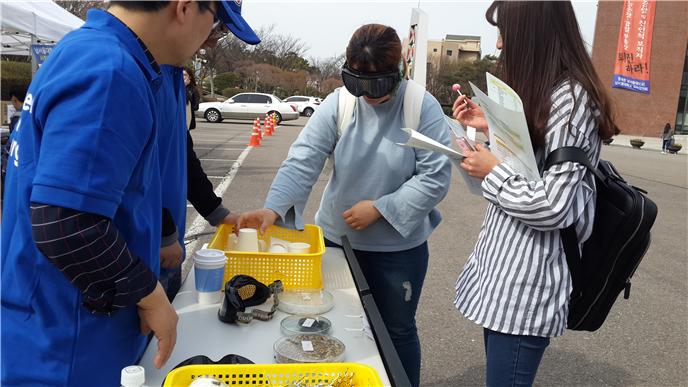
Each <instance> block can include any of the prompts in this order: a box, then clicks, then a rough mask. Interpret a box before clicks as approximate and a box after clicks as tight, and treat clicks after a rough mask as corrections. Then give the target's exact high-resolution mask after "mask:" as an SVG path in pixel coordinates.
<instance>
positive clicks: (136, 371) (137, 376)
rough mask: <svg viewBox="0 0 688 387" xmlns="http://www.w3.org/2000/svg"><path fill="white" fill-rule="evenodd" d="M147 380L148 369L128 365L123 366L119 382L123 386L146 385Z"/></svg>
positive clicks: (136, 386) (140, 386)
mask: <svg viewBox="0 0 688 387" xmlns="http://www.w3.org/2000/svg"><path fill="white" fill-rule="evenodd" d="M145 382H146V370H145V369H144V368H143V367H141V366H128V367H124V368H122V374H121V376H120V379H119V383H120V385H121V386H122V387H144V386H143V384H144V383H145Z"/></svg>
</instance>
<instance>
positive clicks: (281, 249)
mask: <svg viewBox="0 0 688 387" xmlns="http://www.w3.org/2000/svg"><path fill="white" fill-rule="evenodd" d="M269 251H270V252H271V253H286V252H287V251H289V250H288V249H287V247H286V246H285V245H282V244H279V243H275V244H273V245H272V246H270V250H269Z"/></svg>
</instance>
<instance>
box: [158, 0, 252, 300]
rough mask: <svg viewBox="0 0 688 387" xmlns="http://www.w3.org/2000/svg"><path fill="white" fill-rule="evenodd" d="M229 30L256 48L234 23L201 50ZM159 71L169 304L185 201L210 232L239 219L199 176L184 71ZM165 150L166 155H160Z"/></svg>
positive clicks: (180, 253) (163, 273)
mask: <svg viewBox="0 0 688 387" xmlns="http://www.w3.org/2000/svg"><path fill="white" fill-rule="evenodd" d="M225 6H227V7H233V8H232V9H230V12H234V13H236V12H238V11H237V9H238V10H239V11H240V5H238V4H237V3H235V2H233V1H232V2H231V4H225ZM236 7H239V8H236ZM228 25H229V26H230V27H232V29H233V30H234V31H237V34H238V35H237V36H238V37H239V38H240V39H242V40H244V41H245V42H246V43H249V44H257V43H258V42H260V40H258V38H257V37H256V35H255V34H254V33H253V31H252V30H251V29H250V28H248V29H245V28H244V30H239V29H238V28H237V27H236V25H234V23H233V22H232V23H228V24H225V23H221V24H220V25H218V26H217V27H216V28H215V29H213V32H211V34H210V36H208V39H206V41H205V42H204V43H203V46H202V48H215V46H216V45H217V41H218V40H219V39H220V38H222V37H223V36H224V35H225V34H226V33H227V30H228V27H227V26H228ZM244 25H245V23H244ZM161 70H162V80H163V82H162V86H161V87H160V89H159V90H158V93H157V95H156V100H157V102H158V106H159V107H160V109H159V114H158V117H159V120H160V122H161V123H162V125H163V126H162V127H163V128H164V129H163V130H160V131H159V137H158V141H159V146H160V149H161V152H160V168H161V180H162V184H163V186H164V187H169V188H173V189H166V190H163V196H162V202H163V217H162V239H161V242H160V243H161V244H160V247H161V249H160V265H161V270H160V277H159V278H160V284H161V285H162V286H163V288H164V289H165V292H166V293H167V297H168V298H169V300H170V302H171V301H172V300H173V299H174V297H175V296H176V294H177V292H178V291H179V289H180V288H181V284H182V279H181V263H182V261H183V259H184V255H185V251H184V248H183V247H182V246H183V245H184V229H185V226H186V201H187V199H188V201H189V202H190V203H191V204H192V205H193V207H194V209H196V211H198V213H199V214H200V215H202V216H203V217H204V218H205V219H206V220H207V221H208V223H210V224H211V225H212V226H218V225H219V224H221V223H226V224H234V223H235V222H236V219H238V217H239V213H238V212H231V213H230V211H229V209H227V208H226V207H225V206H224V205H223V203H222V198H220V197H218V196H217V195H215V192H214V191H213V183H212V182H210V180H209V179H208V176H207V175H206V174H205V172H204V171H203V167H202V165H201V162H200V160H199V159H198V156H197V155H196V153H195V152H194V150H193V139H192V137H191V134H190V132H189V130H187V129H188V128H187V127H186V123H188V120H185V117H184V115H185V113H186V114H188V112H187V111H186V102H187V101H186V88H185V83H184V81H183V77H182V71H183V69H182V68H179V67H175V66H168V65H164V66H161ZM191 114H193V112H192V113H191ZM187 118H188V117H187ZM163 148H165V149H168V151H167V152H165V151H163ZM180 154H181V155H183V154H186V157H179V156H178V155H180Z"/></svg>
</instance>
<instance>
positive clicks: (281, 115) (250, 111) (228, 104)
mask: <svg viewBox="0 0 688 387" xmlns="http://www.w3.org/2000/svg"><path fill="white" fill-rule="evenodd" d="M273 113H275V115H276V116H277V122H282V121H288V120H295V119H297V118H299V112H298V111H297V110H296V106H292V105H291V104H288V103H284V102H282V100H280V99H279V98H277V97H275V96H274V95H272V94H263V93H241V94H237V95H235V96H233V97H232V98H229V99H228V100H226V101H224V102H204V103H202V104H200V105H199V106H198V111H197V112H196V117H203V118H205V119H206V120H207V121H208V122H222V120H223V119H225V118H228V119H238V120H253V119H255V118H256V117H261V118H263V117H265V114H273Z"/></svg>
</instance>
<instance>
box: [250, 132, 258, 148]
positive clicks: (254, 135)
mask: <svg viewBox="0 0 688 387" xmlns="http://www.w3.org/2000/svg"><path fill="white" fill-rule="evenodd" d="M248 146H253V147H258V146H260V135H259V134H258V133H257V132H253V133H252V134H251V141H250V142H249V143H248Z"/></svg>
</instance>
